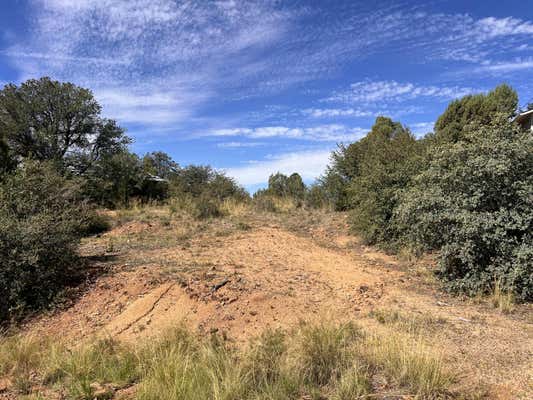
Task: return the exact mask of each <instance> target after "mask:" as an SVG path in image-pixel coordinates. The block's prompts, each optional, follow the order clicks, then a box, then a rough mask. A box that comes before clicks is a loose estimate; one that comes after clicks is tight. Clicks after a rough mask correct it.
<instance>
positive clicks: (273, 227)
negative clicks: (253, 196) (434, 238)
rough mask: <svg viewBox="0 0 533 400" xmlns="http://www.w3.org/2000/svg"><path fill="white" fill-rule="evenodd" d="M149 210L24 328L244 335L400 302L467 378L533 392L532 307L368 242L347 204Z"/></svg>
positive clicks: (125, 334)
mask: <svg viewBox="0 0 533 400" xmlns="http://www.w3.org/2000/svg"><path fill="white" fill-rule="evenodd" d="M145 219H148V221H144V222H138V221H130V222H127V223H124V224H122V225H121V226H119V227H116V228H115V229H113V230H112V231H110V232H107V233H105V234H103V235H102V236H100V237H95V238H91V239H90V240H87V241H86V242H85V243H84V244H83V246H82V252H83V254H85V255H87V256H91V257H92V260H93V261H92V262H93V264H94V266H93V267H94V268H99V269H100V270H101V271H103V272H102V273H101V274H100V275H99V276H97V277H96V278H94V279H92V280H91V281H90V282H87V284H86V285H83V287H82V288H80V292H79V293H78V295H77V296H76V297H75V300H74V301H73V302H72V304H70V305H69V306H65V307H64V308H63V309H62V310H58V311H56V312H54V313H51V314H49V315H46V316H41V317H39V318H38V319H36V320H33V321H30V322H29V323H28V324H27V326H26V327H25V330H27V331H30V332H34V333H37V334H51V335H61V336H62V337H63V338H67V339H69V340H72V341H73V342H77V341H79V340H82V339H83V338H88V337H91V336H94V335H95V334H96V335H111V336H113V337H118V338H121V339H123V340H128V341H134V340H137V339H139V338H143V337H147V336H151V335H156V334H157V333H158V332H160V331H161V330H162V329H164V328H165V327H168V326H171V325H175V324H178V323H181V322H182V321H185V323H186V324H188V325H189V326H191V327H192V328H193V329H197V330H198V331H199V332H200V333H204V334H209V333H212V332H218V333H219V334H221V335H223V336H224V337H226V338H227V339H228V340H232V341H235V342H236V343H237V344H238V343H244V342H245V341H246V340H247V339H248V338H250V337H252V336H255V335H257V334H258V333H260V332H261V331H263V330H264V329H265V328H267V327H272V328H276V327H281V328H287V327H290V326H293V325H295V324H297V323H299V321H302V320H306V321H321V320H328V321H347V320H355V321H357V322H358V323H360V324H361V325H365V326H369V327H373V328H375V329H394V327H392V328H391V327H384V326H381V325H380V324H379V323H378V322H377V321H376V319H375V318H373V317H371V312H372V311H373V310H399V311H400V312H402V313H406V314H407V315H414V316H415V317H416V316H417V315H420V316H427V315H430V316H431V318H433V319H435V320H438V321H440V322H439V325H438V326H437V327H436V328H435V327H432V329H429V328H428V329H427V330H424V329H423V330H422V331H421V332H420V335H421V336H422V337H423V338H424V340H427V342H428V343H430V344H431V345H434V346H435V347H436V348H438V349H439V350H441V351H442V352H443V353H444V355H445V357H446V360H447V361H448V362H449V363H450V366H451V368H453V369H454V370H456V371H457V372H458V373H459V374H460V375H461V379H462V381H463V382H464V384H465V385H477V384H478V383H479V384H482V385H484V386H486V387H488V388H489V393H490V397H491V398H500V399H515V398H528V396H529V395H533V387H532V382H533V365H532V360H533V338H532V333H533V328H532V327H533V325H532V318H531V315H532V308H531V306H528V305H522V306H517V307H516V309H515V310H514V312H513V313H511V314H510V315H506V314H503V313H501V312H499V311H498V310H495V309H493V308H492V307H491V306H490V305H489V304H488V303H487V302H486V301H484V302H483V301H481V302H474V301H472V300H467V299H461V298H457V297H452V296H449V295H447V294H445V293H444V292H443V291H442V290H440V288H439V286H438V284H437V283H436V282H434V281H433V279H432V278H431V274H430V273H428V268H429V266H430V265H431V262H430V261H427V260H426V261H425V262H421V261H418V262H416V263H412V262H408V261H400V260H398V259H397V258H395V257H392V256H389V255H386V254H384V253H381V252H379V251H377V250H376V249H373V248H370V247H366V246H364V245H362V244H361V243H359V242H358V240H357V239H356V238H355V237H353V236H350V235H349V234H348V230H347V227H346V221H345V216H344V215H342V214H336V215H329V214H317V215H315V216H313V217H312V218H311V217H310V216H309V215H303V214H301V215H300V214H298V213H296V215H292V216H275V217H272V216H268V215H266V214H265V215H263V216H261V215H253V216H241V217H239V218H234V219H227V220H224V221H215V222H208V223H204V224H203V225H200V226H198V225H191V224H189V225H187V223H185V222H183V221H179V220H178V221H171V222H170V223H169V222H167V221H164V222H163V223H162V222H161V221H159V220H158V219H157V218H153V219H152V218H145ZM304 221H305V222H304ZM309 221H311V222H309Z"/></svg>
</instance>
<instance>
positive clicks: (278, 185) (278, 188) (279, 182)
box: [268, 172, 289, 197]
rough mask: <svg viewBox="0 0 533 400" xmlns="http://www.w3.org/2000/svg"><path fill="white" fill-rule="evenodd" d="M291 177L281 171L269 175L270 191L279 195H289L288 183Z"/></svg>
mask: <svg viewBox="0 0 533 400" xmlns="http://www.w3.org/2000/svg"><path fill="white" fill-rule="evenodd" d="M288 180H289V178H288V177H287V175H284V174H282V173H281V172H276V173H275V174H272V175H270V176H269V177H268V191H269V192H270V193H271V194H273V195H275V196H279V197H284V196H287V195H288V190H287V185H288Z"/></svg>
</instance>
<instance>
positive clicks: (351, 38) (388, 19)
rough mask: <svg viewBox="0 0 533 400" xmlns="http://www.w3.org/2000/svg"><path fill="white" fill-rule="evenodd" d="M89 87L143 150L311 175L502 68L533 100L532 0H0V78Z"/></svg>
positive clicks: (496, 76)
mask: <svg viewBox="0 0 533 400" xmlns="http://www.w3.org/2000/svg"><path fill="white" fill-rule="evenodd" d="M43 75H47V76H51V77H53V78H55V79H59V80H68V81H72V82H74V83H77V84H79V85H82V86H85V87H88V88H90V89H92V90H93V92H94V94H95V96H96V97H97V99H98V100H99V101H100V103H101V104H102V105H103V107H104V114H105V115H106V116H109V117H111V118H115V119H117V120H118V121H119V123H120V124H121V125H122V126H124V127H126V128H127V130H128V134H129V135H130V136H132V137H133V138H134V140H135V143H134V145H133V150H134V151H135V152H137V153H139V154H143V153H145V152H148V151H153V150H164V151H166V152H167V153H169V154H170V155H171V156H172V157H173V158H174V159H175V160H176V161H178V162H179V163H180V164H182V165H185V164H190V163H202V164H207V163H208V164H211V165H213V166H214V167H216V168H219V169H224V170H226V171H227V173H228V174H229V175H231V176H234V177H235V178H237V180H238V181H239V182H240V183H242V184H243V185H244V186H246V187H247V188H248V189H251V190H253V189H255V188H257V187H260V186H262V185H264V183H265V182H266V180H267V178H268V175H269V174H270V173H272V172H275V171H278V170H279V171H281V172H285V173H291V172H293V171H297V172H299V173H300V174H301V175H302V176H303V177H304V179H305V180H306V181H307V182H310V181H312V180H313V178H315V177H316V176H318V175H319V174H320V173H321V172H322V171H323V169H324V167H325V165H326V164H327V162H328V157H329V152H330V151H331V150H332V149H334V148H335V147H336V144H337V143H349V142H352V141H354V140H357V139H358V138H360V137H362V136H363V135H364V134H365V132H366V131H367V130H368V129H369V128H370V126H371V125H372V123H373V121H374V119H375V117H376V116H377V115H387V116H391V117H393V118H394V119H396V120H399V121H401V122H403V123H404V124H406V125H408V126H409V127H410V128H411V129H412V131H413V132H414V133H415V134H417V135H422V134H424V133H425V132H428V131H431V130H432V126H433V123H434V121H435V119H436V118H437V117H438V115H439V114H440V113H441V112H442V111H443V110H444V108H445V107H446V104H447V103H448V102H449V101H450V100H452V99H454V98H457V97H460V96H462V95H465V94H468V93H472V92H483V91H487V90H489V89H491V88H492V87H494V86H495V85H497V84H499V83H502V82H506V83H509V84H511V85H512V86H514V87H515V89H516V90H517V91H518V93H519V96H520V102H521V104H525V103H527V102H528V101H532V100H533V79H532V77H533V7H532V6H531V2H530V1H526V0H522V1H506V2H503V1H490V0H489V1H429V2H425V3H422V2H420V1H380V0H377V1H372V2H369V1H333V0H330V1H326V0H323V1H310V0H309V1H303V0H300V1H269V0H261V1H237V0H227V1H208V0H198V1H178V0H124V1H121V0H3V1H2V2H1V3H0V84H2V83H6V82H15V83H19V82H21V81H24V80H26V79H28V78H33V77H40V76H43Z"/></svg>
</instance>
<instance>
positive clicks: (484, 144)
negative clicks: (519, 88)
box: [394, 113, 533, 300]
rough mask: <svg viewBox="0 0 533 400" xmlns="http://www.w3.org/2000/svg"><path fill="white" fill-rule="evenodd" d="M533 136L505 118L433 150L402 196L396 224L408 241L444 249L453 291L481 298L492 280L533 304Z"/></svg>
mask: <svg viewBox="0 0 533 400" xmlns="http://www.w3.org/2000/svg"><path fill="white" fill-rule="evenodd" d="M532 193H533V136H532V135H531V134H530V133H527V132H521V131H520V130H519V128H518V127H517V126H516V124H514V123H512V122H510V121H509V118H508V114H507V113H505V114H500V115H499V117H497V116H493V121H492V123H491V124H490V125H480V126H478V127H473V126H472V125H470V126H469V127H468V128H467V129H464V130H463V131H462V140H461V141H459V142H455V143H454V142H444V143H441V144H439V145H437V146H435V147H433V148H432V149H431V150H430V163H429V168H428V169H427V170H425V171H424V172H422V173H421V174H420V175H419V176H418V177H416V179H415V184H414V185H413V186H412V187H411V188H410V189H409V190H407V191H406V193H404V194H403V195H402V196H401V198H400V202H399V207H398V208H397V210H396V213H395V217H394V219H395V224H396V225H397V226H398V227H401V229H402V230H403V232H404V235H403V237H404V241H405V242H406V243H407V244H409V245H414V246H416V247H418V248H420V249H422V250H432V249H437V250H440V256H439V258H440V267H439V268H440V270H439V274H440V276H441V277H442V278H443V279H444V280H445V281H446V282H447V285H448V287H449V288H451V289H453V290H456V291H462V292H467V293H469V294H477V293H479V292H487V291H490V290H491V289H492V288H493V286H494V284H495V282H499V284H500V285H501V286H502V287H503V288H504V289H507V290H509V291H512V292H514V293H515V294H516V295H517V296H518V297H519V298H520V299H523V300H531V299H532V298H533V264H532V261H531V260H533V195H532Z"/></svg>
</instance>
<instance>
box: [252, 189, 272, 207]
mask: <svg viewBox="0 0 533 400" xmlns="http://www.w3.org/2000/svg"><path fill="white" fill-rule="evenodd" d="M253 204H254V207H255V208H256V209H257V210H259V211H266V212H276V211H277V209H276V202H275V200H274V196H271V195H269V194H267V193H266V192H265V191H258V192H257V193H256V194H254V200H253Z"/></svg>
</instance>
